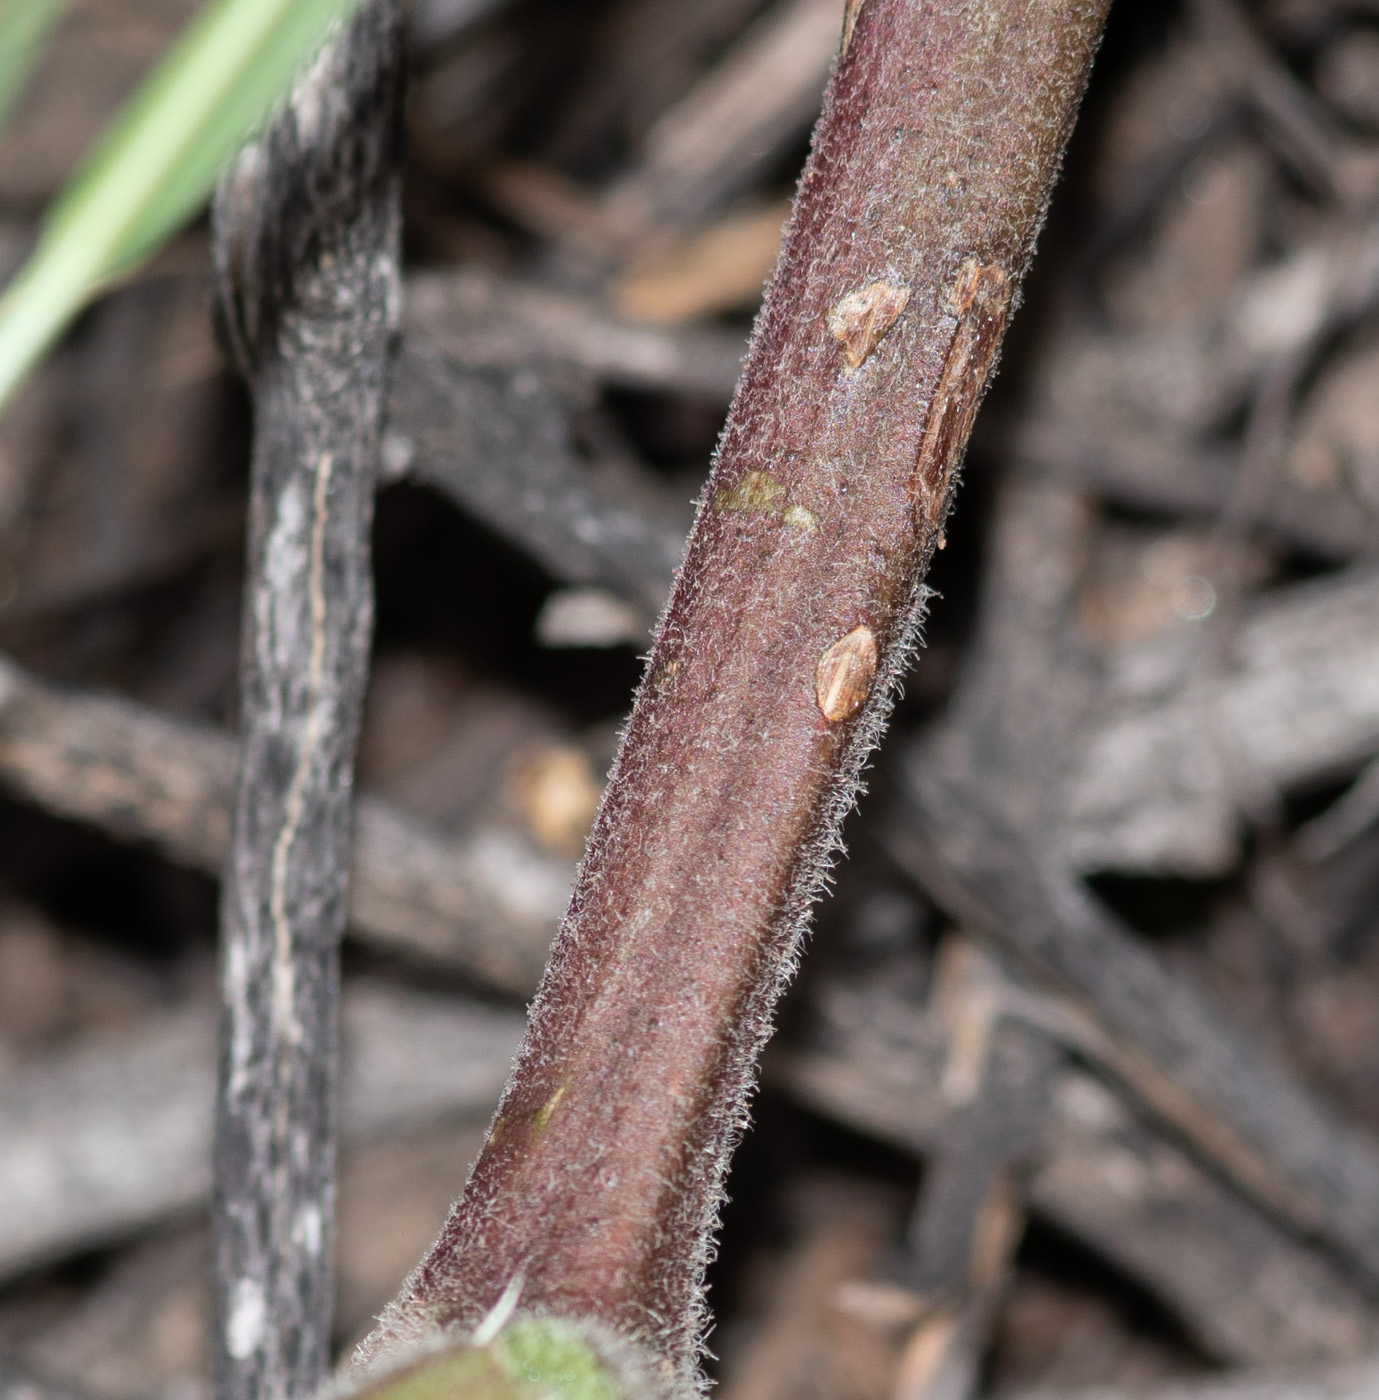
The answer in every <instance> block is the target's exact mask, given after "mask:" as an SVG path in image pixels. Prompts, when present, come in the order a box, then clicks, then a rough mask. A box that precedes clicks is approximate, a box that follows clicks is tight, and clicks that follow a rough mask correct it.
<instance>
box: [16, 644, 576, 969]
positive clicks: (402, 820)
mask: <svg viewBox="0 0 1379 1400" xmlns="http://www.w3.org/2000/svg"><path fill="white" fill-rule="evenodd" d="M235 752H236V749H235V743H234V740H233V739H232V738H231V737H230V736H229V735H228V734H224V733H222V732H220V731H219V730H215V729H211V728H209V727H207V726H202V725H196V724H190V723H187V722H186V721H184V720H175V719H172V718H170V717H169V716H167V715H163V714H160V713H158V712H157V711H156V710H150V709H148V708H147V707H145V706H142V705H138V704H136V703H134V702H133V701H130V700H125V699H120V698H117V697H115V696H109V695H93V694H89V693H81V692H72V691H68V690H63V689H61V688H59V687H57V686H52V685H48V684H46V683H45V682H43V681H39V680H37V679H36V678H35V677H33V676H31V675H28V674H27V673H25V672H24V671H23V670H21V669H20V668H19V667H18V666H15V665H14V664H13V663H11V662H8V661H3V660H0V782H3V783H4V785H5V787H6V788H7V789H8V790H9V791H10V792H12V793H15V794H16V795H18V796H20V797H22V798H25V799H27V800H28V801H31V802H35V803H37V804H38V805H39V806H41V807H43V808H45V809H46V810H48V811H50V812H54V813H56V814H57V815H59V816H64V817H69V818H72V819H74V820H76V821H82V822H88V823H91V824H92V825H94V826H96V827H98V828H100V829H101V830H103V831H106V832H109V833H110V834H111V835H112V836H114V837H116V838H117V839H120V840H129V841H147V842H150V843H152V844H153V845H154V846H156V847H157V848H158V849H159V850H160V851H163V852H164V853H165V854H167V855H168V856H169V857H170V858H171V859H173V860H176V861H179V862H182V863H184V864H186V865H189V866H191V867H192V868H193V869H196V870H205V871H207V872H209V873H212V874H219V873H220V871H221V870H222V869H223V868H224V865H225V858H226V855H227V853H228V851H229V846H230V818H231V811H232V808H233V806H234V781H235ZM454 797H455V799H456V801H460V802H463V801H464V800H465V799H466V798H469V799H471V804H472V803H479V802H480V801H481V800H484V801H485V802H486V805H485V806H484V808H483V810H481V811H480V812H478V813H477V814H476V815H475V817H474V819H473V821H472V822H471V823H469V824H468V825H467V826H466V828H465V829H464V830H463V831H444V832H442V831H437V830H435V829H434V828H433V827H431V826H428V825H427V824H426V823H423V822H421V821H418V820H417V819H415V818H413V817H411V816H409V815H407V814H406V813H404V812H402V811H400V810H399V809H398V808H397V807H395V806H393V805H392V804H391V803H388V802H384V801H382V800H380V799H379V798H377V797H373V796H369V795H367V794H365V795H363V796H361V797H360V798H359V799H358V801H357V802H356V804H355V816H354V847H353V861H352V866H351V872H350V881H349V900H350V904H349V927H350V929H351V930H352V931H353V933H354V934H355V936H357V937H358V938H359V939H361V940H362V941H365V942H368V943H373V944H375V945H376V946H378V947H381V948H384V949H392V950H394V951H397V952H400V953H403V954H406V955H408V956H410V957H413V958H419V959H423V960H425V961H428V962H433V963H435V964H437V965H439V966H442V967H448V968H451V969H454V970H456V971H460V972H463V973H464V974H466V975H468V976H470V977H474V978H476V979H478V980H479V981H481V982H484V983H487V984H488V985H490V986H492V987H495V988H497V989H499V990H501V991H504V992H508V993H512V994H515V995H517V996H523V997H525V996H529V995H530V994H531V992H532V991H533V989H534V988H535V986H536V983H537V980H538V979H539V977H540V975H541V969H542V968H543V967H544V966H545V962H546V955H547V953H548V952H549V950H550V944H551V937H552V935H553V934H554V932H555V926H556V923H557V921H558V920H559V918H560V913H561V910H562V909H563V908H564V906H565V902H566V900H567V899H568V898H569V888H570V883H571V880H572V878H573V873H574V867H573V862H571V861H569V860H568V859H566V858H565V857H562V856H557V855H553V854H551V853H550V852H548V851H544V850H541V849H539V848H538V847H537V846H536V844H535V843H534V842H533V841H531V840H530V839H528V838H527V837H526V836H525V835H524V833H523V832H522V831H521V830H520V829H518V828H517V827H516V826H515V825H514V824H513V823H512V822H511V821H510V820H504V819H503V817H504V814H503V813H500V812H499V811H497V810H495V809H496V807H497V805H498V804H496V803H495V802H493V800H492V795H491V794H488V793H483V792H477V791H476V792H472V793H466V792H461V791H457V792H456V793H455V794H454Z"/></svg>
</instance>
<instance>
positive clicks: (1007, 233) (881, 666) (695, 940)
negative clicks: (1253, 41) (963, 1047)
mask: <svg viewBox="0 0 1379 1400" xmlns="http://www.w3.org/2000/svg"><path fill="white" fill-rule="evenodd" d="M1102 15H1103V7H1102V6H1101V5H1100V4H1099V3H1097V0H1086V2H1085V3H1082V2H1081V0H1073V2H1072V3H1060V4H1055V5H1054V6H1052V8H1050V9H1048V10H1046V11H1042V12H1041V13H1040V15H1039V17H1038V20H1037V22H1036V21H1033V20H1031V18H1030V17H1029V16H1028V15H1027V14H1026V13H1025V12H1024V11H1023V10H1021V9H1019V8H1018V7H1014V6H1008V5H1003V4H999V3H998V4H996V5H994V6H989V7H986V8H984V9H983V10H982V11H981V12H980V14H978V13H977V12H974V11H972V10H971V9H970V8H968V7H964V6H958V5H950V4H947V3H944V0H936V2H935V3H913V0H868V3H867V4H866V5H864V6H863V7H862V10H861V12H860V15H859V16H858V20H857V24H856V28H855V30H854V32H853V37H852V41H851V43H850V45H849V47H848V49H847V51H846V53H845V54H844V55H843V56H842V58H841V60H840V63H839V66H838V70H837V73H836V75H835V78H834V81H833V84H832V86H831V88H830V92H829V96H828V98H827V99H826V105H825V114H824V117H823V119H822V121H821V123H820V126H819V129H818V133H817V136H816V140H815V146H814V152H813V155H812V156H811V159H810V163H809V165H808V166H807V168H806V170H805V173H804V176H803V179H802V184H801V192H800V195H799V198H798V200H797V203H796V207H795V213H794V216H793V221H792V225H791V229H790V232H789V233H788V235H787V239H786V244H785V248H784V251H783V253H782V258H781V263H780V266H779V268H778V270H777V274H776V278H775V281H774V283H773V286H772V289H771V291H770V292H769V293H768V296H767V302H766V306H765V308H764V310H763V313H762V316H761V319H760V322H759V324H758V327H757V331H756V335H755V338H754V342H753V348H752V351H751V352H750V354H749V357H748V361H747V365H746V369H745V371H744V376H743V380H742V383H741V386H740V388H739V391H738V395H737V399H736V401H735V406H734V409H733V411H732V413H731V415H730V417H729V422H728V426H727V428H726V430H725V433H724V439H723V446H722V450H721V453H720V456H719V459H718V461H717V464H716V466H715V468H714V472H713V474H712V476H711V478H710V481H709V483H708V486H707V487H706V491H705V496H704V501H703V504H702V506H701V509H700V513H699V517H698V521H697V523H696V526H695V529H694V532H693V534H692V535H691V538H690V543H689V547H688V552H687V556H686V562H685V564H684V566H683V568H682V570H681V573H680V576H679V580H678V583H677V586H676V589H675V591H674V593H673V594H672V597H671V601H670V604H669V606H668V609H667V612H666V614H665V617H664V618H663V620H662V623H661V628H660V632H659V635H658V638H657V642H656V645H655V647H654V649H653V651H652V655H651V658H650V660H649V663H648V667H647V679H646V681H645V682H644V684H643V687H642V689H641V691H640V693H639V695H638V698H637V701H636V704H635V707H634V710H633V714H632V717H631V720H630V722H629V726H628V729H627V733H626V736H625V738H624V741H623V747H622V751H621V755H620V757H619V760H618V764H617V767H616V769H615V773H614V776H613V778H612V780H611V782H610V785H609V789H608V793H607V795H606V797H605V799H604V803H603V807H602V810H601V813H600V817H599V820H598V822H597V824H596V826H595V830H594V833H593V836H592V838H591V842H590V846H589V851H588V854H587V855H586V858H585V864H584V867H583V872H582V875H581V878H580V880H579V882H578V883H577V886H576V891H575V896H574V900H573V902H572V905H571V911H570V914H569V915H568V917H567V920H566V923H565V925H564V928H563V930H562V933H561V935H560V936H559V938H558V940H557V943H556V947H555V950H554V954H553V958H552V963H551V966H550V968H549V969H548V972H547V977H546V980H545V983H544V987H543V991H542V993H541V995H540V997H539V999H538V1002H537V1004H536V1006H535V1008H534V1010H533V1015H532V1021H531V1024H530V1028H529V1031H528V1036H527V1039H526V1041H525V1042H524V1048H523V1051H522V1053H521V1055H520V1056H519V1061H518V1064H517V1066H516V1069H515V1071H514V1077H513V1079H512V1081H511V1083H510V1085H509V1088H508V1091H507V1093H506V1096H505V1099H504V1102H503V1105H502V1107H501V1109H500V1113H499V1116H498V1119H497V1121H496V1122H495V1125H494V1129H493V1132H492V1134H491V1136H490V1139H489V1142H488V1144H487V1146H486V1148H485V1150H484V1153H483V1155H482V1156H481V1158H480V1160H479V1162H478V1164H477V1166H476V1168H475V1171H474V1174H473V1176H472V1177H471V1178H470V1182H469V1186H468V1189H467V1191H466V1194H465V1197H464V1198H463V1200H462V1201H461V1203H460V1204H459V1206H458V1207H457V1208H456V1211H455V1213H454V1214H453V1215H452V1218H451V1220H450V1222H449V1223H448V1225H447V1227H446V1229H445V1232H444V1233H443V1236H442V1238H441V1240H440V1241H439V1242H438V1245H437V1247H436V1248H435V1250H433V1252H432V1253H431V1254H430V1255H429V1256H428V1257H427V1259H426V1260H425V1261H423V1263H422V1265H421V1266H420V1267H419V1269H418V1271H417V1272H416V1274H415V1275H414V1276H413V1278H412V1279H411V1280H410V1282H409V1284H408V1285H407V1287H406V1289H405V1290H404V1293H403V1295H402V1297H401V1298H400V1299H399V1301H398V1302H397V1303H396V1304H395V1305H394V1306H393V1308H392V1309H391V1311H390V1312H389V1314H388V1315H387V1317H386V1318H385V1321H384V1323H383V1325H382V1327H381V1329H380V1331H379V1332H378V1333H376V1334H375V1336H374V1337H373V1339H372V1340H371V1341H370V1342H369V1343H367V1344H366V1347H365V1349H364V1355H366V1356H369V1355H377V1354H378V1353H379V1352H381V1351H382V1350H384V1349H386V1348H387V1347H389V1346H390V1345H391V1344H393V1343H395V1342H397V1341H400V1340H402V1339H404V1338H406V1337H408V1336H414V1335H416V1334H417V1333H419V1332H422V1331H424V1330H425V1329H426V1328H427V1327H428V1326H430V1325H432V1324H435V1323H458V1324H460V1325H465V1324H469V1325H472V1324H474V1323H476V1322H477V1321H478V1320H479V1319H480V1318H481V1317H482V1316H483V1315H484V1314H485V1313H486V1312H487V1311H488V1310H489V1309H490V1308H491V1307H492V1306H493V1305H494V1304H495V1303H496V1302H497V1300H498V1298H499V1297H500V1296H501V1295H502V1293H503V1292H504V1290H505V1289H506V1288H507V1287H508V1285H509V1284H510V1283H511V1281H512V1280H513V1279H514V1278H515V1277H517V1276H518V1275H519V1274H520V1275H521V1276H522V1277H523V1278H524V1280H525V1284H524V1287H525V1294H524V1299H525V1302H526V1304H527V1305H529V1306H532V1307H536V1308H545V1309H552V1310H555V1311H559V1312H573V1313H591V1314H593V1315H595V1316H597V1317H599V1318H601V1319H602V1320H603V1321H605V1322H606V1323H608V1324H610V1325H612V1326H614V1327H616V1328H618V1329H620V1330H622V1331H624V1332H625V1333H627V1334H630V1335H632V1336H633V1337H636V1338H640V1339H642V1340H643V1341H645V1342H646V1343H648V1344H650V1345H651V1346H652V1347H654V1349H655V1350H656V1352H657V1353H658V1354H659V1356H660V1357H661V1359H662V1362H663V1364H664V1365H665V1366H666V1368H667V1370H668V1372H670V1373H672V1374H678V1375H679V1376H681V1377H684V1378H686V1379H689V1378H691V1377H692V1376H693V1373H694V1367H695V1361H696V1353H697V1348H698V1344H699V1337H700V1333H701V1330H702V1324H703V1312H702V1302H701V1288H702V1276H703V1269H704V1265H705V1262H706V1260H707V1258H708V1254H709V1250H710V1235H711V1231H712V1227H713V1222H714V1219H715V1216H716V1212H717V1206H718V1200H719V1197H720V1192H721V1183H722V1179H723V1174H724V1171H725V1170H726V1164H727V1159H728V1155H729V1153H730V1151H731V1148H732V1146H733V1144H734V1142H735V1140H736V1138H737V1136H738V1133H739V1132H740V1130H741V1124H742V1119H743V1116H744V1113H745V1105H746V1098H747V1093H748V1090H749V1087H750V1084H751V1081H752V1077H753V1073H754V1062H755V1058H756V1054H757V1052H758V1050H759V1048H760V1046H761V1045H762V1043H763V1041H764V1039H765V1038H766V1036H767V1034H768V1033H769V1028H770V1022H771V1016H772V1011H773V1008H774V1004H775V1001H776V997H777V995H778V993H779V990H780V988H781V986H782V984H783V982H784V980H785V979H786V977H787V976H788V974H789V970H790V967H791V965H792V962H793V959H794V956H795V954H796V950H797V947H798V939H799V935H800V933H801V930H802V928H803V926H804V923H805V920H806V919H807V917H808V913H809V910H810V907H811V905H812V903H813V900H814V897H815V896H816V894H817V893H818V890H819V887H820V884H821V882H822V879H823V873H824V870H825V869H826V866H827V862H828V860H829V859H830V857H831V855H832V853H833V851H834V850H835V848H836V843H837V840H838V832H839V827H840V824H841V820H842V817H843V815H844V814H845V813H846V811H847V810H848V808H849V807H850V805H851V803H852V800H853V797H854V794H855V791H856V783H857V778H858V774H859V770H860V768H861V764H862V761H863V759H864V757H865V755H866V754H867V752H868V751H869V749H870V747H871V746H872V744H873V743H874V742H875V740H876V738H877V736H878V735H879V733H880V730H881V728H882V725H883V723H884V720H885V717H886V713H887V711H888V708H889V706H890V703H891V698H892V695H893V691H894V686H895V682H896V680H897V678H898V677H899V675H900V674H901V672H902V671H903V669H904V667H905V666H906V665H907V664H908V662H909V660H910V658H911V656H912V653H913V647H914V644H915V639H916V634H917V629H918V623H919V619H920V615H921V610H922V600H923V591H922V587H921V580H922V578H923V574H924V570H925V568H926V566H927V564H928V560H929V557H930V554H931V552H932V550H933V549H934V548H935V547H936V546H937V545H938V544H939V543H940V538H939V536H940V531H941V528H942V523H943V519H944V515H945V513H946V510H947V505H948V499H949V493H950V488H951V484H952V478H953V474H954V471H955V468H956V466H957V462H958V459H959V457H960V455H961V452H962V450H963V448H964V447H965V437H964V431H963V430H964V429H965V427H966V426H967V424H968V422H969V414H970V410H971V408H972V407H973V406H974V405H975V402H976V400H977V399H978V398H979V397H980V393H981V389H982V387H983V386H984V381H985V378H986V375H987V373H988V372H989V370H990V368H991V363H992V357H993V356H994V352H995V349H996V345H997V343H998V342H999V330H1000V323H1001V322H1002V321H1003V320H1004V317H1005V315H1006V314H1007V311H1008V307H1009V299H1010V295H1011V293H1012V292H1013V291H1014V289H1015V287H1016V286H1017V285H1018V283H1019V280H1020V278H1021V277H1022V275H1023V273H1024V270H1025V267H1026V264H1027V262H1028V260H1029V257H1030V253H1031V249H1032V245H1033V238H1034V234H1035V231H1036V228H1037V226H1038V223H1039V220H1040V218H1041V216H1042V213H1043V209H1044V205H1045V202H1046V200H1047V198H1048V191H1049V188H1050V186H1051V183H1052V180H1053V177H1054V174H1055V171H1056V169H1057V164H1058V160H1059V155H1060V152H1061V149H1062V145H1063V142H1064V139H1065V137H1066V135H1067V132H1068V130H1069V128H1070V126H1071V122H1072V118H1073V113H1074V111H1075V108H1076V104H1077V100H1078V97H1079V95H1080V93H1081V89H1082V85H1083V81H1084V78H1085V74H1086V71H1087V68H1088V65H1089V63H1090V60H1091V54H1092V51H1093V49H1094V47H1095V43H1096V39H1097V36H1098V34H1099V32H1100V26H1101V21H1102ZM840 332H841V334H840ZM844 342H845V343H846V345H845V343H844ZM955 358H965V359H966V360H967V362H968V364H969V365H970V372H969V374H968V376H966V377H964V378H963V379H961V380H960V381H958V380H955V379H954V378H953V377H952V376H949V377H948V380H947V389H948V390H949V393H950V396H949V397H947V398H945V397H942V396H940V394H939V392H938V391H939V386H940V383H941V382H944V381H945V367H946V366H947V365H948V364H949V362H950V359H955ZM850 361H851V362H852V364H850V363H849V362H850ZM853 364H855V366H856V367H855V368H854V367H852V365H853ZM930 432H933V433H941V434H942V435H943V438H944V440H945V448H946V451H945V452H944V453H942V454H939V455H933V456H930V455H929V454H926V453H925V450H924V449H925V443H926V439H927V436H928V434H929V433H930ZM921 461H923V462H924V464H925V466H926V467H927V470H926V471H925V472H923V473H921V472H919V471H918V470H917V464H918V463H920V462H921Z"/></svg>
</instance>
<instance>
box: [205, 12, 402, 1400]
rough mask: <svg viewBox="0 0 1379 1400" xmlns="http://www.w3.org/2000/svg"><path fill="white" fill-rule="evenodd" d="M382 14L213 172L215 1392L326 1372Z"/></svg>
mask: <svg viewBox="0 0 1379 1400" xmlns="http://www.w3.org/2000/svg"><path fill="white" fill-rule="evenodd" d="M399 28H400V20H399V12H398V5H397V3H396V0H371V3H369V4H367V5H366V6H365V7H364V9H363V10H362V11H361V13H360V15H359V16H358V18H357V19H356V20H355V21H354V23H353V24H352V25H351V26H350V27H349V28H348V29H347V30H346V31H345V33H344V34H343V35H341V36H340V37H339V38H338V39H337V40H336V41H335V42H334V43H332V44H330V45H328V46H327V47H326V48H325V49H324V50H323V51H322V53H321V54H320V55H318V56H317V58H316V59H315V60H314V61H313V62H312V63H311V65H310V66H309V67H308V69H307V70H306V71H305V72H304V73H303V74H302V76H301V77H300V78H299V79H298V82H297V85H296V87H295V88H294V90H293V94H292V97H291V99H290V101H289V102H288V104H287V107H286V108H285V110H284V111H283V112H282V114H281V115H280V116H279V118H278V119H277V120H276V121H275V122H274V123H273V125H272V126H271V127H270V128H269V130H268V131H267V132H266V133H265V135H264V136H263V138H262V139H261V140H260V141H259V142H257V143H256V144H255V145H253V146H251V147H249V148H248V149H247V150H246V152H245V153H244V154H243V156H242V157H241V159H240V161H239V163H238V166H237V167H236V169H235V170H234V171H233V172H232V173H231V174H230V175H229V176H227V177H226V180H225V181H224V183H223V184H222V186H221V189H220V193H219V195H218V197H217V201H216V210H215V214H216V230H215V234H216V238H215V256H216V264H217V273H218V275H219V288H218V290H219V293H220V300H221V304H220V311H221V318H222V323H223V327H224V329H225V331H226V335H227V339H228V340H229V341H230V343H231V345H232V346H233V348H234V350H235V351H236V353H237V356H238V358H239V360H240V362H241V365H242V366H243V368H244V369H245V370H246V372H247V373H248V374H249V376H250V378H251V379H252V381H253V388H254V407H255V429H254V454H253V469H252V485H251V497H250V513H249V578H248V584H247V588H246V597H245V620H244V629H243V643H242V657H241V677H240V680H241V749H240V762H239V772H238V777H237V782H236V791H235V805H234V818H233V831H232V837H231V849H230V853H229V858H228V860H227V862H226V868H225V877H224V882H223V885H222V891H221V994H222V1014H221V1050H220V1088H219V1098H218V1103H217V1118H216V1141H215V1207H214V1214H215V1221H214V1224H215V1278H214V1295H215V1328H214V1333H213V1342H212V1353H213V1358H214V1365H215V1378H216V1393H217V1396H218V1397H219V1400H295V1397H301V1396H306V1395H309V1394H311V1393H312V1392H313V1391H314V1390H315V1389H316V1388H317V1386H318V1385H319V1384H320V1383H321V1381H322V1379H323V1378H324V1377H325V1375H326V1372H327V1369H328V1366H329V1356H330V1353H329V1341H330V1314H331V1279H332V1248H331V1245H332V1240H333V1235H334V1226H333V1220H334V1203H335V1202H334V1197H335V1080H336V1059H337V1039H338V1033H337V1032H338V1027H337V1020H338V991H339V944H340V935H341V933H342V931H343V928H344V922H345V913H346V908H347V900H346V895H347V890H346V881H347V874H348V871H349V854H350V799H351V793H352V775H353V757H354V747H355V740H356V737H357V734H358V728H359V717H360V711H361V708H362V704H363V697H364V685H365V679H366V676H367V669H368V650H369V641H370V637H371V633H372V613H373V609H372V598H373V594H372V581H371V578H370V569H369V529H370V524H371V521H372V518H373V495H374V478H375V474H376V467H377V458H378V447H379V432H380V424H381V420H382V416H383V406H384V402H385V388H386V385H385V378H386V366H387V359H388V354H389V347H390V341H391V338H392V334H393V330H394V328H395V325H396V321H397V310H398V305H399V300H400V297H399V274H398V247H399V220H398V198H397V176H396V161H395V159H394V156H395V146H396V114H397V109H398V96H399V87H400V53H401V47H400V39H399Z"/></svg>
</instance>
